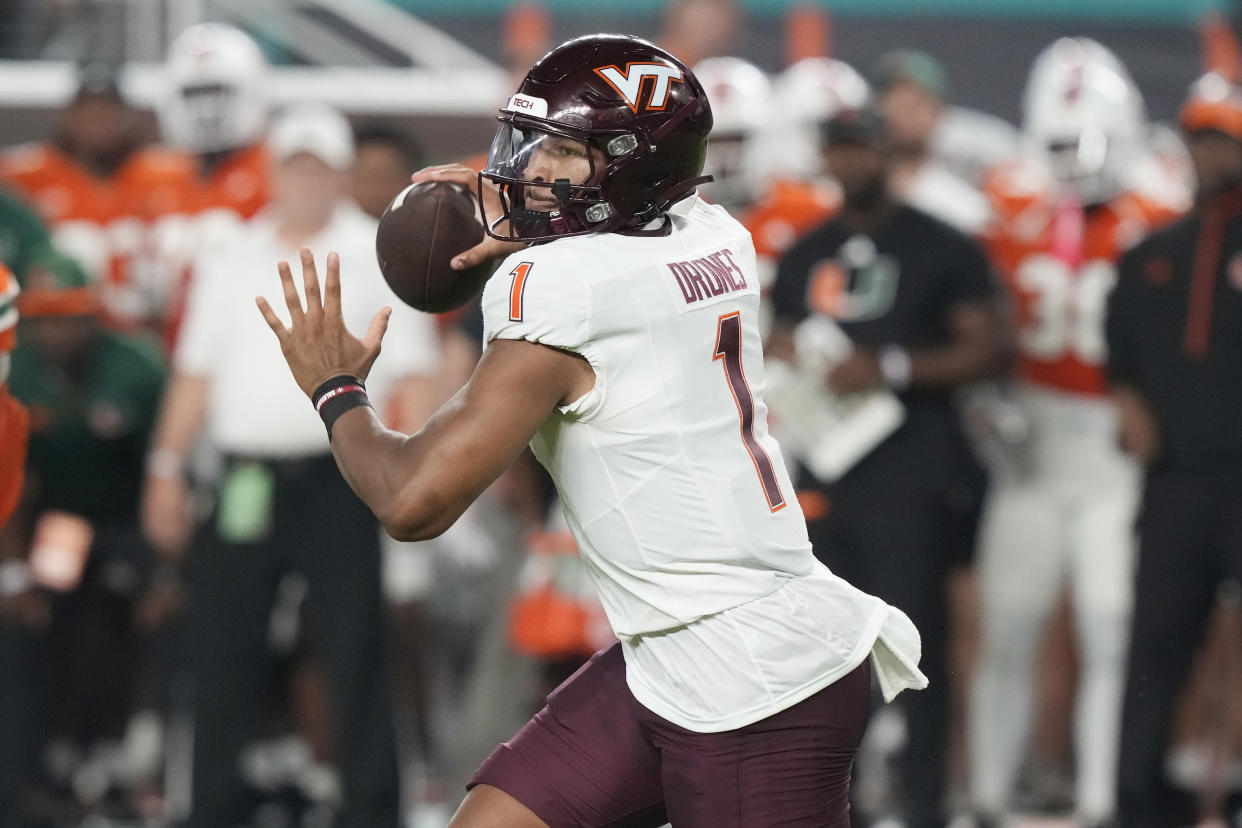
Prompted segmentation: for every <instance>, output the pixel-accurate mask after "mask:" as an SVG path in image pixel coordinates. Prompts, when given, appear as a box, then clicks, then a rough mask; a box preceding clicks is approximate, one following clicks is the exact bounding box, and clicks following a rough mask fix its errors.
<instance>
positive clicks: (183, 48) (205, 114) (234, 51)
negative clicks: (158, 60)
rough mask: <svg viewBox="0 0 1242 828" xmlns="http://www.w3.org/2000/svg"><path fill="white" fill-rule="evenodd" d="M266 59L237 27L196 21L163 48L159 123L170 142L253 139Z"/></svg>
mask: <svg viewBox="0 0 1242 828" xmlns="http://www.w3.org/2000/svg"><path fill="white" fill-rule="evenodd" d="M267 68H268V66H267V60H266V59H265V58H264V57H263V53H262V52H261V51H260V50H259V47H258V46H257V45H256V44H255V42H254V41H253V40H251V39H250V37H249V36H247V35H246V34H245V33H244V32H242V31H241V30H240V29H235V28H233V27H232V26H227V25H224V24H222V23H200V24H198V25H195V26H191V27H190V28H188V29H186V30H185V31H184V32H182V33H181V34H180V35H178V36H177V39H176V40H174V41H173V43H172V46H171V47H170V48H169V50H168V62H167V71H168V87H167V89H166V90H165V94H164V97H163V101H162V105H161V106H160V108H159V119H160V126H161V128H162V129H163V131H164V135H165V137H166V138H167V139H168V141H169V142H170V143H172V144H173V145H175V146H177V147H180V148H182V149H187V150H190V151H191V152H196V153H203V154H205V153H213V152H224V151H227V150H231V149H236V148H238V147H243V146H245V145H247V144H250V143H252V142H254V141H257V140H258V139H259V138H260V137H261V136H262V135H263V131H264V128H265V127H266V124H267V114H268V97H267V89H266V80H267Z"/></svg>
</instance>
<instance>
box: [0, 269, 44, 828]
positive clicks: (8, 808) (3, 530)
mask: <svg viewBox="0 0 1242 828" xmlns="http://www.w3.org/2000/svg"><path fill="white" fill-rule="evenodd" d="M17 295H18V287H17V279H16V278H15V277H14V276H13V274H12V272H10V271H9V269H8V268H7V267H5V266H4V265H3V264H0V673H2V674H3V675H5V676H16V675H19V673H17V672H15V671H17V670H19V669H21V667H22V666H23V662H25V661H26V660H27V659H26V657H25V656H24V655H23V654H22V653H21V649H22V648H23V645H24V644H29V643H30V639H29V637H28V636H26V635H24V634H23V633H24V631H23V630H22V629H21V627H20V625H19V624H17V623H14V620H16V619H20V618H21V617H22V615H23V610H22V596H23V594H24V593H26V592H27V590H28V588H29V583H30V574H29V570H28V568H27V567H26V563H25V561H23V560H22V558H21V550H20V549H19V547H18V544H17V542H16V538H15V537H14V536H15V535H16V533H15V532H12V531H9V518H10V517H12V515H13V511H14V510H15V509H16V508H17V503H18V499H19V498H20V496H21V492H22V481H23V478H24V472H25V465H26V439H27V437H28V435H29V430H30V417H29V415H28V414H27V413H26V408H25V407H24V406H23V405H22V404H21V403H19V402H18V401H17V400H16V399H14V398H13V396H12V395H11V394H10V393H9V368H10V364H11V362H10V353H11V352H12V350H13V346H14V345H15V344H16V343H17V307H16V302H17ZM30 685H31V683H30V682H22V681H4V682H0V824H2V825H12V826H14V828H24V825H25V819H24V817H22V816H21V815H20V813H19V799H20V797H21V796H22V791H23V789H24V788H25V786H26V784H27V783H28V781H29V780H30V778H31V777H32V776H33V773H34V763H33V762H32V761H31V760H32V759H33V758H34V757H35V756H36V754H37V752H38V751H37V747H36V746H35V744H34V741H35V738H36V737H35V736H34V734H32V732H31V729H30V728H29V727H23V724H24V723H28V722H29V721H30V713H31V709H32V708H33V705H32V704H31V699H30V698H29V695H30V694H29V693H28V692H23V691H29V690H31V689H34V688H31V687H30ZM35 696H36V698H37V691H36V693H35Z"/></svg>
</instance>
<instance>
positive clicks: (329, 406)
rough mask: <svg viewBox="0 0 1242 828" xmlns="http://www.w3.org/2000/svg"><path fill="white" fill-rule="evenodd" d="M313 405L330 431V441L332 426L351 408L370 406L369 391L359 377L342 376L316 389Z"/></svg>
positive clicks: (312, 395)
mask: <svg viewBox="0 0 1242 828" xmlns="http://www.w3.org/2000/svg"><path fill="white" fill-rule="evenodd" d="M311 403H313V404H314V406H315V411H316V412H318V414H319V418H320V419H321V420H323V424H324V427H325V428H327V429H328V439H329V440H331V439H332V426H333V424H334V423H335V422H336V421H337V420H339V419H340V418H341V415H342V414H344V413H345V412H346V411H349V410H350V409H351V408H357V407H358V406H361V405H365V406H370V405H371V401H370V400H369V399H367V389H366V386H365V385H363V383H362V380H360V379H358V378H357V377H353V376H349V375H348V374H342V375H341V376H339V377H333V378H332V379H330V380H328V381H327V382H325V383H324V384H323V385H320V386H319V387H318V388H316V389H315V393H314V394H311Z"/></svg>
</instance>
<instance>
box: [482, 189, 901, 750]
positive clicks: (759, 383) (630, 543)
mask: <svg viewBox="0 0 1242 828" xmlns="http://www.w3.org/2000/svg"><path fill="white" fill-rule="evenodd" d="M483 313H484V323H485V339H486V340H487V341H489V342H490V341H491V340H492V339H496V338H502V339H525V340H528V341H531V342H536V343H540V344H543V345H548V346H552V347H555V348H561V349H564V350H567V351H572V352H574V353H576V354H580V355H581V356H582V357H584V358H585V359H586V360H587V361H588V362H589V363H590V365H591V367H592V369H593V370H594V373H595V385H594V387H593V388H592V390H591V391H590V392H588V393H587V394H585V395H584V396H583V397H581V398H580V399H578V400H576V401H574V402H573V403H572V404H570V405H568V406H564V407H562V408H561V409H560V410H559V412H557V413H556V414H554V415H553V416H551V417H550V418H549V419H548V420H547V421H546V422H545V423H544V425H543V426H542V427H541V428H540V430H539V432H538V434H537V435H536V437H535V438H534V440H532V442H531V448H532V449H533V451H534V453H535V456H536V457H537V458H538V459H539V461H540V462H541V463H543V465H544V466H545V467H546V468H547V469H548V471H549V473H550V474H551V475H552V477H553V479H554V480H555V482H556V485H557V489H558V490H559V492H560V495H561V502H562V505H563V507H564V510H565V515H566V518H567V520H568V522H569V525H570V529H571V530H572V531H573V534H574V536H575V538H576V539H577V541H578V546H579V550H580V552H581V555H582V558H583V560H584V561H585V562H586V564H587V566H588V568H589V570H590V571H591V573H592V575H593V577H594V580H595V583H596V586H597V587H598V589H599V594H600V600H601V602H602V603H603V606H604V610H605V612H606V613H607V615H608V619H609V621H610V622H611V624H612V626H613V629H614V630H615V631H616V633H617V635H618V637H620V638H621V639H622V642H623V644H625V645H626V658H627V665H628V670H627V675H628V677H629V682H630V686H631V688H632V689H633V690H634V692H635V695H636V696H637V697H638V698H639V700H640V701H641V702H643V703H644V704H645V705H647V706H648V707H650V708H651V709H653V710H654V711H655V712H656V713H658V714H660V715H662V716H664V717H665V718H668V719H670V720H672V721H674V722H677V723H679V724H682V725H683V726H686V727H689V728H691V729H695V730H700V731H705V730H723V729H727V728H729V727H737V726H740V725H741V724H745V723H747V721H744V720H749V721H755V720H757V719H760V718H763V717H764V716H766V715H770V714H771V713H773V712H776V710H779V709H783V707H786V706H788V705H789V704H792V703H794V702H796V701H799V700H800V698H793V696H800V697H801V698H805V697H806V696H809V695H810V694H811V693H813V692H815V691H816V690H818V689H820V688H822V687H824V686H826V685H827V684H830V683H831V682H832V681H834V680H835V679H836V678H838V677H839V676H840V675H843V674H844V673H845V672H848V670H849V669H853V667H855V666H857V665H858V663H860V662H861V661H862V660H863V659H864V658H866V656H867V654H868V653H869V652H870V651H871V649H872V646H873V644H874V643H875V640H876V638H877V636H879V635H881V628H882V627H883V626H884V625H885V623H886V621H887V620H888V619H889V617H890V610H891V608H889V607H888V606H887V605H886V604H884V603H883V602H881V601H879V600H878V599H876V598H873V597H872V596H869V595H866V594H865V593H862V592H859V591H858V590H856V589H854V588H853V587H851V586H850V585H849V584H847V583H845V582H844V581H842V580H840V579H839V578H836V577H835V576H832V575H830V574H829V573H827V571H826V570H825V569H824V568H823V567H822V566H821V565H820V564H818V563H817V561H816V560H815V558H814V556H813V555H812V552H811V544H810V541H809V540H808V537H807V530H806V522H805V519H804V518H803V515H802V511H801V509H800V508H799V506H798V502H797V499H796V498H795V495H794V488H793V484H792V482H791V481H790V478H789V474H788V472H787V470H786V468H785V463H784V460H783V459H782V457H781V453H780V447H779V446H778V445H777V443H776V441H775V440H773V439H772V437H771V436H770V435H769V434H768V428H767V407H766V405H765V404H764V402H763V391H764V372H763V351H762V342H761V339H760V334H759V328H758V320H759V281H758V276H757V269H756V264H755V251H754V246H753V244H752V242H751V239H750V235H749V234H748V233H747V232H746V230H745V229H744V228H743V227H742V226H741V225H740V224H738V223H737V222H736V221H735V220H734V219H732V218H731V217H730V216H729V215H728V213H727V212H726V211H725V210H724V209H723V208H721V207H718V206H711V205H708V204H705V203H704V202H702V201H701V200H699V199H698V198H697V197H695V198H690V199H687V200H685V201H683V202H681V203H679V204H678V205H676V206H675V207H674V209H673V210H671V211H670V213H669V217H668V220H667V222H666V223H665V225H664V226H663V227H662V228H661V230H660V231H657V232H654V233H653V232H647V233H643V234H641V235H628V234H620V233H612V234H597V235H591V236H580V237H570V238H566V239H561V240H557V241H555V242H552V243H549V244H546V245H541V246H536V247H531V248H528V249H526V250H523V251H521V252H519V253H516V254H514V255H512V256H510V257H509V258H508V259H507V260H506V261H505V262H504V264H503V265H502V266H501V268H500V269H499V270H498V271H497V273H496V275H495V276H493V277H492V279H491V281H489V282H488V284H487V287H486V289H485V291H484V294H483ZM808 579H811V580H816V581H818V580H820V579H823V581H824V583H821V584H820V585H819V586H818V587H817V590H818V591H817V592H816V593H815V594H817V595H818V594H822V595H823V602H822V603H823V605H822V606H818V607H816V610H817V612H819V614H820V616H822V617H824V618H825V619H826V618H828V617H829V616H831V618H832V619H833V620H834V621H836V622H837V624H836V626H835V628H834V629H832V630H824V629H819V630H818V631H817V632H815V633H814V634H812V635H811V638H809V639H808V641H807V642H803V641H801V640H800V639H798V636H799V635H802V634H804V632H805V631H803V628H798V629H791V627H793V626H796V625H790V623H789V621H790V616H789V606H790V601H789V600H788V598H789V595H788V594H787V593H784V591H783V588H784V587H786V586H787V585H796V586H794V588H795V589H798V588H799V587H800V586H803V585H805V583H809V581H808ZM825 584H827V586H825ZM778 592H782V593H783V594H785V599H776V600H773V601H769V603H770V604H771V607H770V609H768V610H766V611H763V612H760V613H759V615H760V616H761V617H764V618H767V619H768V621H767V629H751V630H750V632H752V633H754V638H753V639H752V640H751V641H750V642H749V643H750V644H754V643H755V642H756V640H759V639H763V638H764V636H765V635H767V634H768V633H769V632H771V633H774V634H775V635H774V636H769V637H772V638H773V642H772V643H773V646H772V647H770V648H769V647H767V643H766V642H762V643H763V646H764V647H765V648H767V651H768V654H769V655H770V656H774V662H775V666H776V669H777V671H778V672H788V671H789V669H790V668H791V666H792V669H793V670H794V673H795V674H794V675H790V676H788V677H785V676H782V677H780V679H781V680H779V681H777V682H776V683H775V689H773V685H772V684H771V683H770V682H766V681H757V682H755V683H754V686H753V688H752V687H750V686H748V687H747V689H746V690H745V691H744V692H743V693H742V694H741V695H740V696H738V697H736V698H729V694H728V693H727V692H726V693H724V702H721V701H720V699H721V694H720V693H717V688H715V687H712V686H711V684H706V683H705V682H708V681H714V677H715V676H716V675H717V674H718V673H719V672H720V670H721V669H723V668H722V667H721V666H720V665H717V666H715V667H714V666H712V665H711V664H709V663H708V660H710V661H712V662H717V661H719V659H720V657H721V656H723V655H725V653H723V652H720V647H721V646H725V647H727V646H728V645H727V643H723V644H722V642H727V641H729V640H737V641H738V642H741V638H742V637H740V636H738V635H737V631H736V630H734V629H733V628H732V626H730V627H729V629H728V633H727V634H726V635H723V636H718V635H715V634H714V633H715V632H717V630H706V632H705V629H706V628H705V627H704V625H705V624H706V625H708V626H709V627H710V626H711V623H715V622H711V619H719V618H727V617H729V616H730V613H729V612H726V611H731V610H736V608H741V607H743V605H750V604H754V603H755V602H759V603H758V604H757V605H758V606H767V604H764V603H763V601H762V599H765V598H766V597H767V596H775V595H776V594H777V593H778ZM798 600H799V601H806V600H807V596H800V598H799V599H798ZM810 600H812V601H814V599H813V598H812V599H810ZM794 603H797V601H795V602H794ZM825 607H828V608H829V610H828V611H825ZM751 609H752V610H753V609H754V607H753V606H752V607H751ZM898 615H900V614H899V613H898ZM902 618H904V616H902ZM709 622H710V623H709ZM754 622H755V618H753V617H751V618H748V619H747V626H748V627H753V624H754ZM731 623H732V622H730V624H731ZM908 623H909V622H908V620H907V621H906V624H908ZM809 629H810V628H809V627H808V628H806V631H809ZM686 633H689V637H686V635H685V634H686ZM824 635H830V636H833V637H840V638H841V640H839V641H834V642H833V644H832V646H830V647H825V646H824V644H826V643H827V642H826V641H825V639H824V638H823V636H824ZM915 641H916V644H915V647H916V649H917V635H915ZM695 642H698V643H697V644H696V643H695ZM791 645H792V646H791ZM802 645H805V646H802ZM739 646H740V644H739ZM804 649H805V650H810V651H812V652H813V653H814V656H813V658H812V661H813V662H814V664H811V663H809V662H806V661H805V660H802V659H800V658H799V657H798V655H797V654H798V653H799V652H801V651H802V650H804ZM708 650H711V651H712V652H710V653H709V652H707V651H708ZM778 650H785V651H786V653H785V655H786V658H782V657H780V656H777V655H776V652H777V651H778ZM789 650H793V651H794V652H793V653H790V652H789ZM696 651H697V652H698V653H699V656H701V658H696V656H695V655H694V653H695V652H696ZM738 656H739V658H741V659H742V660H741V661H736V662H735V663H733V664H731V665H729V669H731V670H733V671H735V672H740V673H755V672H756V671H757V672H758V674H759V675H760V677H761V678H766V677H767V673H766V672H765V671H768V670H770V669H771V665H769V666H763V665H760V664H757V663H756V660H755V658H754V653H753V652H748V653H740V654H738ZM917 658H918V656H917V652H916V653H915V654H914V655H913V660H914V662H917ZM670 660H676V661H678V662H679V671H678V674H677V677H676V678H674V677H673V676H671V675H669V674H668V673H667V672H666V667H667V666H668V662H669V661H670ZM782 661H785V663H783V664H782V663H780V662H782ZM790 661H792V662H793V664H792V665H791V664H790V663H789V662H790ZM851 661H852V663H849V662H851ZM726 672H727V671H726ZM914 672H915V673H916V674H917V670H915V671H914ZM736 678H737V677H736V676H730V677H728V678H727V679H726V681H727V682H730V683H732V684H735V685H736V684H737V681H736V680H735V679H736ZM918 678H921V676H918ZM916 682H917V680H916V681H915V683H916ZM909 686H914V683H911V684H910V685H909ZM695 687H698V688H699V689H700V690H702V689H704V688H709V687H710V688H711V690H712V693H713V695H712V697H711V698H703V697H702V696H703V694H702V693H694V692H692V691H693V688H695ZM752 690H753V692H752Z"/></svg>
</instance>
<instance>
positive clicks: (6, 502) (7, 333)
mask: <svg viewBox="0 0 1242 828" xmlns="http://www.w3.org/2000/svg"><path fill="white" fill-rule="evenodd" d="M17 293H18V288H17V279H16V278H15V277H14V276H13V272H12V271H11V270H9V269H8V268H7V267H5V266H4V264H3V263H0V529H3V528H4V525H5V524H6V523H8V520H9V517H10V516H12V514H13V510H14V509H16V508H17V500H18V497H19V495H20V494H21V490H22V471H23V469H24V468H25V462H26V437H27V435H28V433H29V431H30V418H29V417H28V416H27V414H26V409H25V408H24V407H22V404H21V403H19V402H18V401H17V400H15V399H13V396H12V395H11V394H9V385H8V383H9V364H10V357H9V354H10V353H11V352H12V350H13V347H14V346H15V345H16V344H17ZM3 566H5V564H2V563H0V567H3ZM8 591H9V587H8V586H7V585H5V584H3V583H0V592H3V593H4V594H5V595H6V596H7V594H8Z"/></svg>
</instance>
